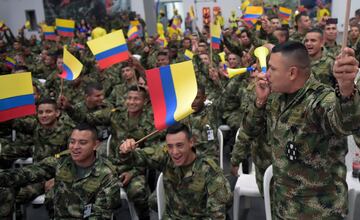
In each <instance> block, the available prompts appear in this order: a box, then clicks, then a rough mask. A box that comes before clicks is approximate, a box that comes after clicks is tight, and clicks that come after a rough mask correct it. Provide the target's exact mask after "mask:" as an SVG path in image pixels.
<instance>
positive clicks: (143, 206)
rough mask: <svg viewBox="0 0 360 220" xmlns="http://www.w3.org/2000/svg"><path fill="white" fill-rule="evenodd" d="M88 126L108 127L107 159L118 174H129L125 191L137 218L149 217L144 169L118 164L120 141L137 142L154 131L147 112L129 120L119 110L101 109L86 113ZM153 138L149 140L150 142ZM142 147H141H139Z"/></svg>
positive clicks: (147, 191)
mask: <svg viewBox="0 0 360 220" xmlns="http://www.w3.org/2000/svg"><path fill="white" fill-rule="evenodd" d="M83 119H85V120H86V121H87V122H88V123H90V124H94V125H97V124H101V125H110V127H111V131H112V138H111V143H110V146H111V147H110V150H109V151H110V152H109V153H110V154H109V157H110V159H111V160H112V161H113V163H114V164H117V165H120V166H121V167H120V168H119V170H120V171H119V173H121V172H124V171H126V172H129V173H130V174H131V175H132V177H133V178H132V179H131V180H130V182H129V184H128V185H127V186H126V187H125V191H126V193H127V195H128V197H129V199H130V200H131V201H133V202H134V205H135V208H136V211H137V213H138V215H139V217H142V216H146V215H149V207H148V197H149V194H150V191H149V189H148V187H147V185H146V184H145V176H144V174H145V169H143V168H137V167H133V166H131V165H130V164H122V163H119V161H118V158H119V156H118V155H119V150H118V147H119V145H120V143H121V141H122V140H125V139H126V138H134V139H136V140H139V139H140V138H142V137H144V136H145V135H147V134H149V133H150V132H152V131H154V130H155V128H154V127H153V122H152V120H151V118H150V116H148V115H147V112H146V111H145V110H144V112H143V113H142V114H141V116H139V117H137V118H129V116H128V113H127V111H126V112H123V111H120V110H119V109H110V108H107V109H102V110H99V111H95V112H91V113H88V114H87V115H86V116H85V118H83ZM154 139H155V138H150V141H152V140H154ZM140 147H143V145H140Z"/></svg>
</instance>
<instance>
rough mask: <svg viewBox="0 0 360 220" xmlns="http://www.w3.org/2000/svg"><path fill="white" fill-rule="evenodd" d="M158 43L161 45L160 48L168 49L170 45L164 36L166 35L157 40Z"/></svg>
mask: <svg viewBox="0 0 360 220" xmlns="http://www.w3.org/2000/svg"><path fill="white" fill-rule="evenodd" d="M156 42H158V43H159V44H160V46H162V47H164V48H165V47H166V46H167V45H168V42H167V40H166V38H165V36H164V34H161V35H160V36H159V37H158V39H157V40H156Z"/></svg>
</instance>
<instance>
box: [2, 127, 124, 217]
mask: <svg viewBox="0 0 360 220" xmlns="http://www.w3.org/2000/svg"><path fill="white" fill-rule="evenodd" d="M98 145H99V142H98V141H97V134H96V130H95V128H93V127H90V126H88V125H86V124H79V125H78V126H77V127H76V128H75V129H74V130H73V132H72V134H71V137H70V141H69V151H66V152H63V153H60V154H57V155H55V157H54V156H52V157H47V158H45V159H44V160H42V161H41V162H39V163H37V164H34V165H30V166H27V167H24V168H19V169H12V170H6V171H1V172H0V177H1V180H0V186H3V187H23V186H25V185H27V184H29V183H37V182H42V181H45V180H49V179H51V178H55V182H54V185H53V188H52V189H51V190H50V191H49V192H48V193H47V195H46V200H45V203H46V205H47V208H48V209H49V213H52V214H53V215H54V216H52V217H53V218H55V219H68V218H71V219H87V218H88V219H111V213H112V211H113V210H114V209H116V208H118V207H119V206H120V205H121V199H120V196H119V195H120V181H119V179H118V178H117V173H116V171H115V170H116V169H115V167H114V166H113V165H112V164H111V162H110V161H108V160H106V159H105V158H102V157H101V156H100V155H96V153H95V150H96V148H97V146H98ZM69 153H70V154H71V156H65V155H67V154H69ZM0 189H2V191H9V192H11V190H12V188H0ZM4 195H8V194H4V193H1V197H3V196H4ZM114 195H118V196H114ZM2 201H4V200H2ZM9 204H11V203H8V204H7V205H9ZM0 210H1V209H0ZM0 213H1V211H0ZM4 218H5V217H4ZM2 219H3V217H2Z"/></svg>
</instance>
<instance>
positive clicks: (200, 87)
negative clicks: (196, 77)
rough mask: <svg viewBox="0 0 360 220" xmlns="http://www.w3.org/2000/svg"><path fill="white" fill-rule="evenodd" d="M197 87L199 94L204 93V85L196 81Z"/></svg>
mask: <svg viewBox="0 0 360 220" xmlns="http://www.w3.org/2000/svg"><path fill="white" fill-rule="evenodd" d="M197 89H198V92H201V94H204V95H205V91H206V89H205V86H204V85H203V84H200V83H198V86H197Z"/></svg>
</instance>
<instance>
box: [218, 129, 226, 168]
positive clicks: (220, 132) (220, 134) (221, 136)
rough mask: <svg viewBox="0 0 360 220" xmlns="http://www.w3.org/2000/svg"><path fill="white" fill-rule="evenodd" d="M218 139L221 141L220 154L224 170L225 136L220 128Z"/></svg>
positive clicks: (221, 166)
mask: <svg viewBox="0 0 360 220" xmlns="http://www.w3.org/2000/svg"><path fill="white" fill-rule="evenodd" d="M217 139H218V141H219V152H220V157H219V160H220V168H221V169H224V135H223V133H222V130H221V129H220V128H218V130H217Z"/></svg>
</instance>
